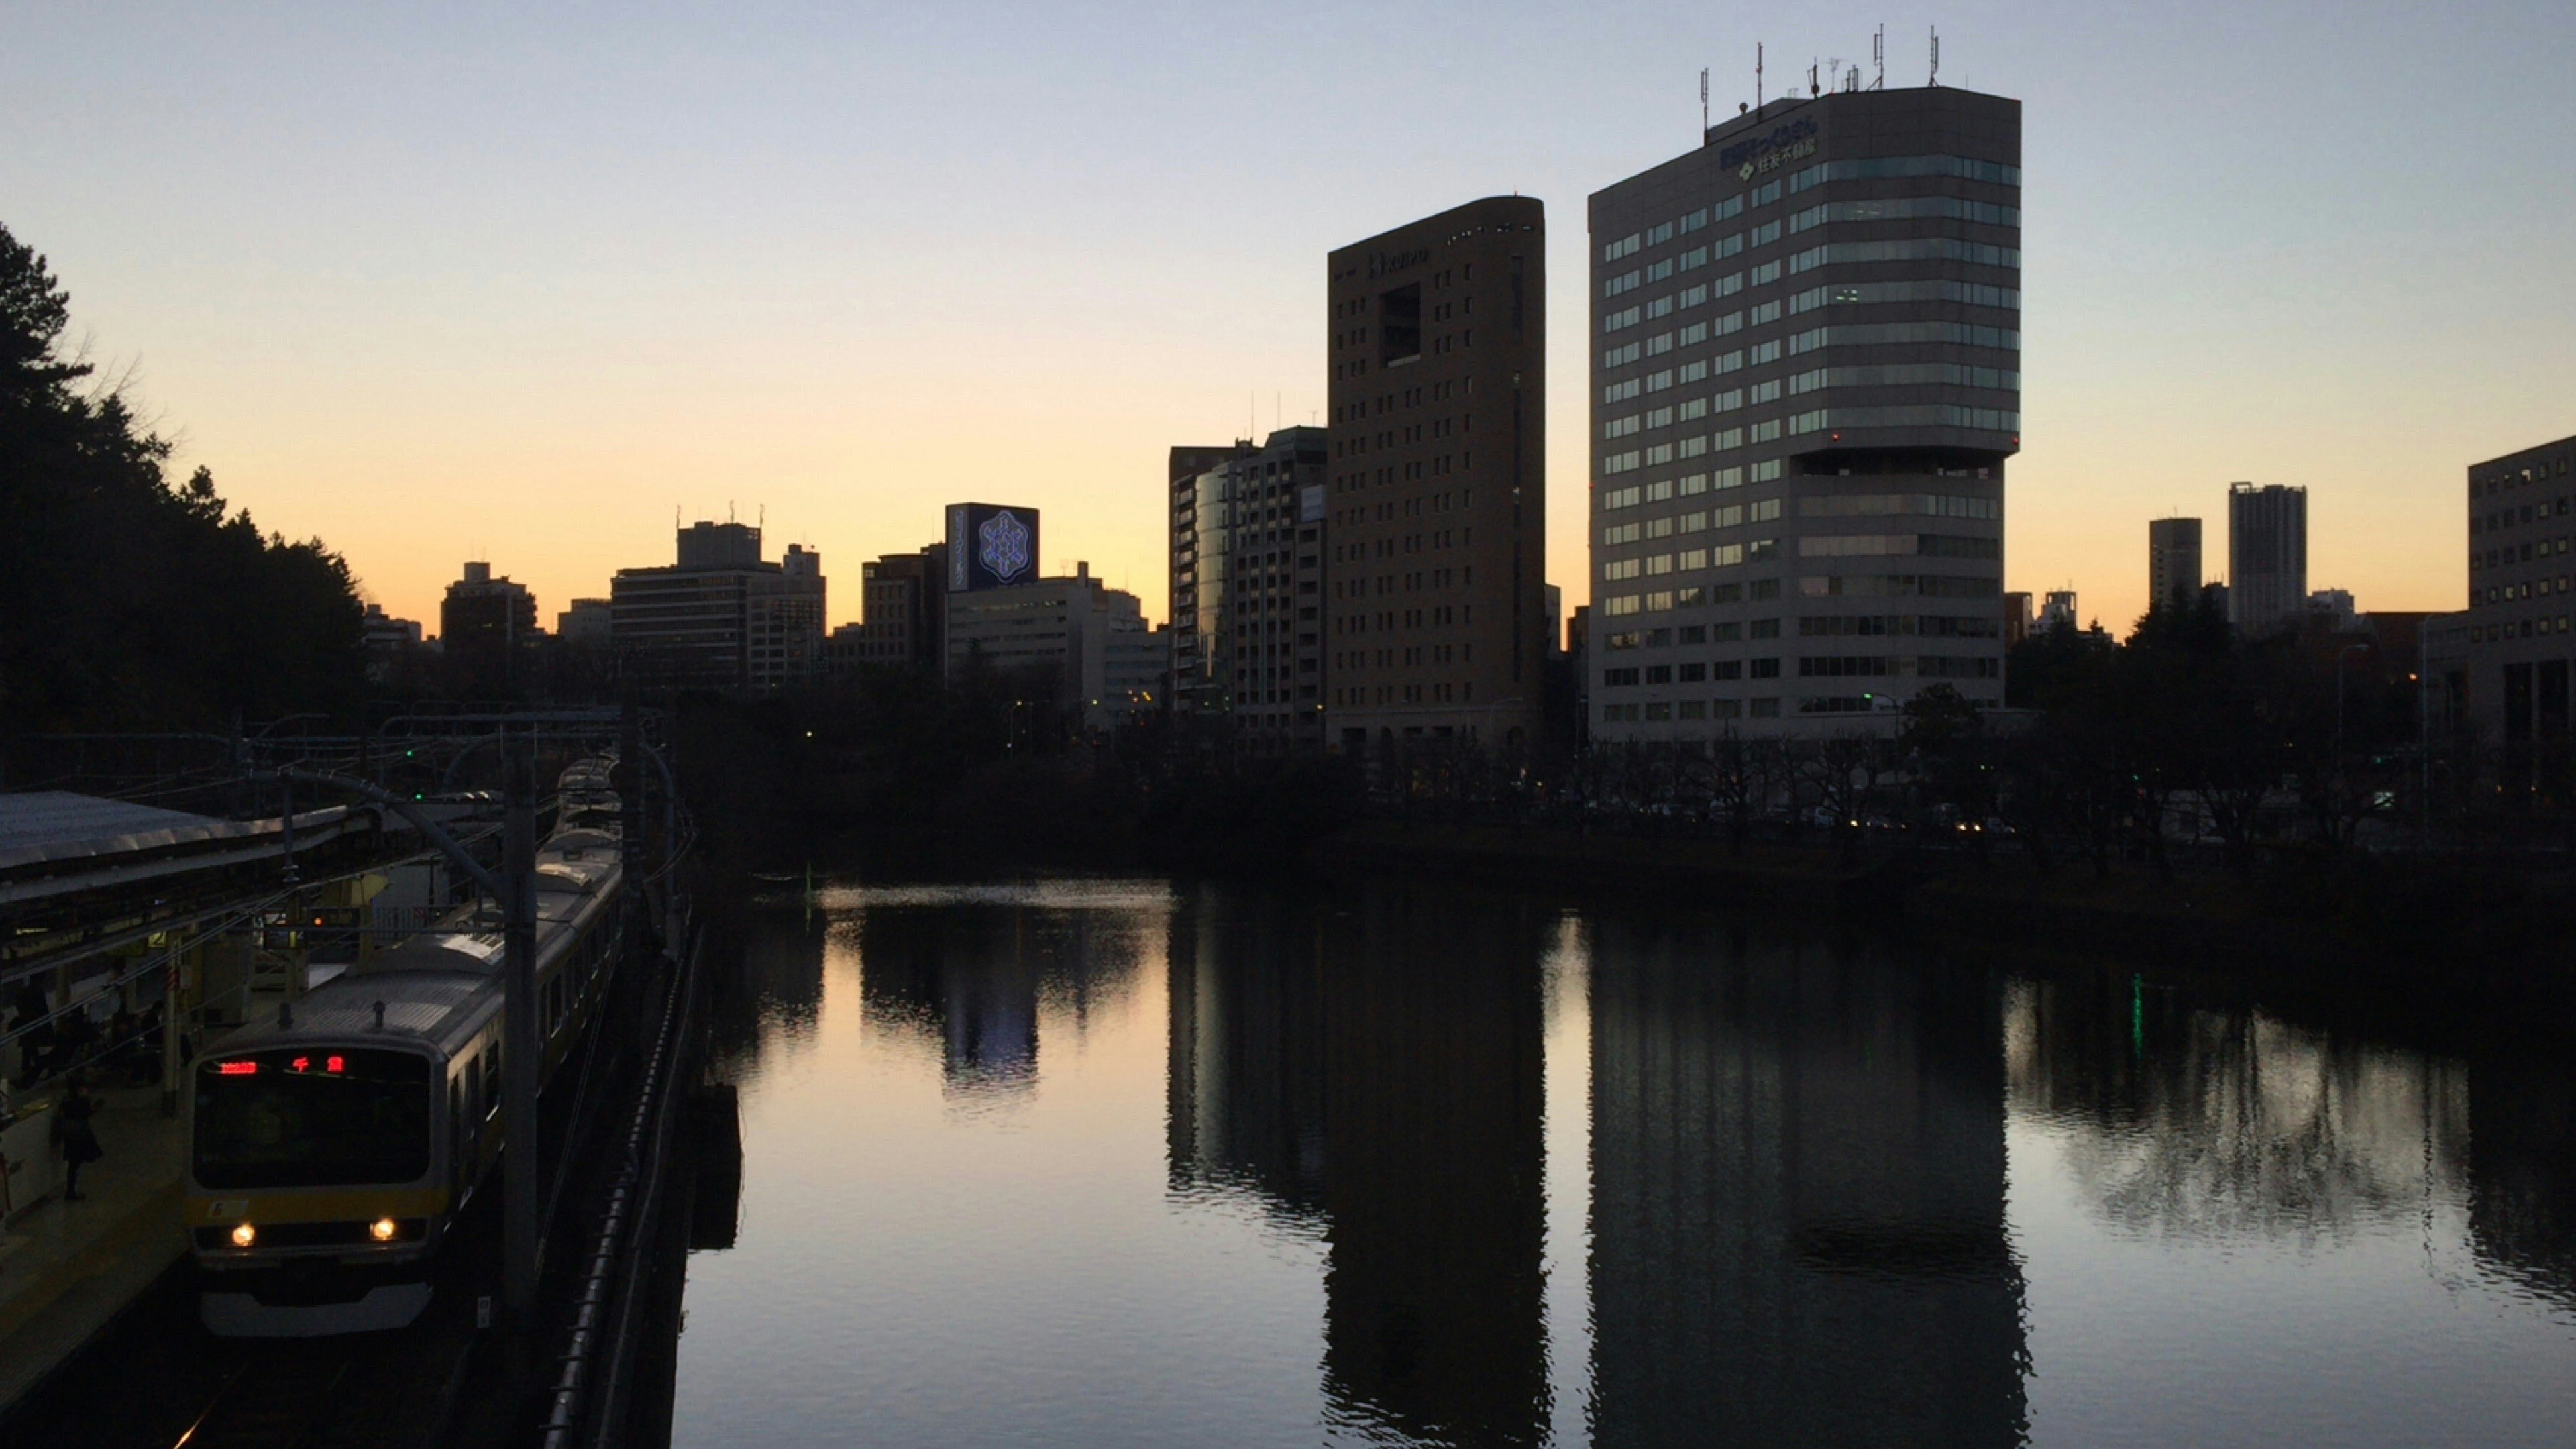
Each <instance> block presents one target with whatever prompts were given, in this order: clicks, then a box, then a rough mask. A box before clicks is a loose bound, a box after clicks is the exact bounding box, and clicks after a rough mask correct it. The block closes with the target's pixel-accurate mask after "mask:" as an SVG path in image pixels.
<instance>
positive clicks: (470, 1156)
mask: <svg viewBox="0 0 2576 1449" xmlns="http://www.w3.org/2000/svg"><path fill="white" fill-rule="evenodd" d="M608 769H609V765H608V762H606V761H604V760H598V759H586V760H582V761H578V762H576V763H575V764H574V765H573V766H572V767H571V768H569V769H567V770H566V771H565V772H564V775H563V777H562V783H561V789H560V793H559V795H558V799H559V800H560V802H561V808H560V809H559V811H558V814H557V819H558V821H559V822H560V823H559V825H558V827H557V829H556V830H555V831H554V833H553V834H551V835H549V836H548V837H547V838H546V839H545V840H544V841H543V842H542V843H541V844H540V845H539V846H538V849H537V913H536V914H537V922H536V963H537V969H536V1000H537V1008H538V1019H537V1040H538V1042H539V1043H540V1044H541V1047H542V1051H541V1060H540V1063H539V1072H540V1075H539V1083H540V1090H542V1089H543V1086H544V1085H545V1084H547V1083H550V1082H552V1081H553V1079H554V1077H555V1074H556V1072H557V1071H558V1070H559V1069H560V1068H561V1066H562V1064H563V1062H564V1060H565V1058H566V1057H567V1055H568V1054H569V1053H570V1052H571V1050H572V1048H573V1047H574V1045H575V1044H576V1043H578V1042H579V1041H580V1040H581V1038H582V1034H583V1029H584V1028H585V1026H586V1025H587V1024H588V1022H589V1020H590V1017H591V1014H592V1013H593V1012H594V1011H595V1010H596V1009H597V1007H598V1004H599V1000H600V997H601V994H602V992H603V990H604V988H605V986H606V984H607V982H608V980H609V971H608V967H609V966H610V964H611V963H613V962H614V961H615V959H616V951H617V949H618V932H619V922H620V920H621V915H620V912H619V911H618V909H617V904H618V902H617V896H618V891H619V889H620V887H621V886H622V885H623V868H622V865H621V861H620V838H619V832H618V826H617V813H616V811H617V798H616V794H615V791H614V789H613V788H612V787H611V786H610V784H609V780H608ZM497 918H498V908H497V907H496V906H495V905H493V904H492V903H490V902H479V903H477V904H476V905H473V906H465V907H460V908H459V909H458V910H456V911H455V912H453V913H451V914H450V915H449V916H448V917H447V918H445V919H444V920H443V921H441V922H440V923H439V925H438V926H436V927H434V928H432V929H431V930H429V931H427V932H425V933H423V934H422V935H419V936H416V937H413V938H412V939H410V940H408V941H406V942H404V943H403V944H402V945H400V946H396V947H394V948H392V949H390V950H387V951H384V952H382V953H380V954H378V955H376V956H375V957H374V958H373V959H371V960H368V961H366V962H364V963H363V964H361V965H360V966H357V967H354V968H352V969H351V970H350V971H349V972H348V973H347V974H345V975H342V976H340V977H337V978H335V979H333V980H331V981H329V982H326V983H324V984H323V985H321V986H318V987H316V988H314V989H313V990H312V991H310V992H308V993H306V994H305V995H304V996H303V997H302V998H301V999H298V1000H295V1001H292V1002H289V1003H287V1004H286V1005H285V1006H284V1007H282V1008H281V1009H280V1011H279V1013H278V1015H277V1017H276V1018H275V1019H274V1020H270V1021H260V1022H255V1023H251V1024H247V1025H245V1026H243V1027H242V1028H240V1029H239V1030H237V1031H234V1032H232V1033H230V1034H229V1035H227V1036H226V1037H224V1038H223V1039H222V1040H221V1041H218V1042H216V1043H214V1044H213V1045H212V1046H210V1047H209V1048H208V1049H207V1050H205V1051H204V1052H202V1053H200V1054H199V1055H198V1057H197V1058H196V1060H195V1061H193V1062H192V1063H190V1065H189V1068H188V1077H187V1080H188V1083H189V1086H190V1089H191V1090H190V1091H189V1092H188V1094H187V1097H188V1100H187V1107H186V1110H187V1122H186V1128H187V1143H188V1176H187V1182H186V1206H185V1209H184V1210H185V1212H186V1215H187V1224H188V1230H189V1244H190V1249H191V1252H192V1254H193V1256H194V1258H195V1262H196V1266H197V1268H198V1270H199V1298H198V1305H199V1313H200V1316H201V1317H202V1318H203V1320H204V1322H205V1325H206V1327H207V1328H209V1329H211V1330H212V1331H214V1332H216V1333H218V1334H226V1335H249V1336H299V1337H300V1336H311V1335H320V1334H334V1333H352V1332H361V1331H366V1330H372V1329H385V1328H399V1327H401V1326H403V1325H404V1324H407V1323H409V1322H411V1321H412V1320H413V1319H414V1318H416V1317H418V1316H419V1314H420V1312H421V1310H422V1309H424V1308H426V1307H427V1306H428V1305H429V1300H430V1292H431V1287H430V1268H431V1264H432V1260H433V1259H434V1258H435V1257H436V1256H437V1254H438V1251H439V1246H440V1243H441V1242H442V1240H443V1239H444V1238H445V1237H446V1235H447V1232H448V1229H449V1227H450V1226H451V1225H452V1224H453V1223H454V1222H455V1220H456V1217H457V1214H458V1213H459V1212H461V1211H462V1210H463V1209H464V1207H465V1205H466V1203H467V1202H468V1201H469V1200H470V1199H471V1198H472V1197H473V1195H474V1193H475V1192H476V1190H477V1188H478V1187H479V1186H480V1185H481V1184H482V1183H483V1182H484V1181H485V1180H486V1178H487V1177H488V1176H489V1175H490V1174H491V1172H492V1170H493V1168H494V1165H495V1164H496V1163H497V1162H498V1160H499V1156H500V1152H501V1149H502V1147H503V1144H504V1138H505V1136H506V1132H507V1128H508V1122H507V1120H506V1118H505V1115H504V1114H503V1111H502V1099H501V1064H502V1043H503V1039H504V1026H505V1011H504V1003H503V992H504V981H503V972H502V960H503V949H502V946H503V943H502V937H501V934H500V932H499V930H498V929H497V927H495V926H494V925H493V924H491V923H492V922H494V921H495V920H497Z"/></svg>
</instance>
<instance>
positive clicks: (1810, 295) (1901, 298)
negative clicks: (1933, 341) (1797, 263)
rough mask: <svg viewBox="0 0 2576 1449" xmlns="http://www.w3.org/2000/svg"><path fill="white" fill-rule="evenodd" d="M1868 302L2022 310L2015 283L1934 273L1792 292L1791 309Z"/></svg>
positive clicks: (1800, 309) (1845, 283) (1837, 284)
mask: <svg viewBox="0 0 2576 1449" xmlns="http://www.w3.org/2000/svg"><path fill="white" fill-rule="evenodd" d="M1864 302H1957V303H1960V304H1962V305H1965V306H1970V307H2008V308H2012V309H2015V310H2019V308H2020V307H2021V293H2020V292H2019V291H2018V290H2016V289H2014V288H2012V287H1990V286H1986V285H1984V284H1983V283H1979V282H1952V281H1944V280H1939V279H1936V278H1930V277H1916V278H1909V279H1902V280H1898V281H1891V282H1840V283H1835V284H1833V285H1830V286H1823V287H1809V288H1807V289H1806V290H1805V291H1803V292H1794V293H1792V294H1790V297H1789V310H1790V311H1791V312H1792V313H1797V312H1812V311H1814V310H1815V309H1816V308H1818V307H1840V306H1848V305H1852V304H1855V303H1864Z"/></svg>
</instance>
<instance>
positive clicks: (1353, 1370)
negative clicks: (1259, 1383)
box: [1315, 890, 1608, 1444]
mask: <svg viewBox="0 0 2576 1449" xmlns="http://www.w3.org/2000/svg"><path fill="white" fill-rule="evenodd" d="M1342 899H1343V900H1344V901H1345V902H1350V901H1351V900H1352V898H1351V897H1348V896H1345V897H1343V898H1342ZM1465 904H1466V909H1464V910H1462V909H1461V908H1460V906H1461V903H1460V902H1458V901H1457V900H1455V899H1454V898H1453V899H1448V900H1444V901H1443V902H1442V903H1441V906H1440V908H1439V909H1437V910H1432V909H1428V908H1422V909H1418V910H1417V908H1416V907H1415V905H1414V903H1413V902H1412V901H1411V900H1410V899H1409V898H1408V897H1407V896H1406V895H1404V894H1402V893H1400V892H1397V891H1393V890H1389V891H1384V892H1376V893H1371V894H1368V895H1365V896H1361V897H1358V898H1357V901H1356V904H1354V905H1353V912H1354V913H1353V914H1352V915H1351V916H1350V917H1348V918H1336V919H1330V920H1327V921H1326V922H1325V923H1324V926H1325V930H1324V933H1323V941H1322V945H1321V949H1320V952H1319V954H1318V957H1317V959H1316V962H1315V969H1316V971H1317V972H1318V975H1319V979H1320V984H1321V992H1322V1001H1323V1064H1324V1071H1323V1077H1324V1084H1325V1086H1324V1142H1325V1173H1324V1202H1325V1210H1326V1213H1327V1215H1328V1217H1329V1219H1330V1226H1329V1228H1328V1233H1329V1236H1330V1240H1331V1258H1330V1262H1329V1265H1328V1267H1327V1268H1326V1271H1325V1279H1324V1312H1325V1328H1324V1377H1325V1392H1326V1394H1327V1396H1328V1397H1329V1398H1330V1399H1331V1400H1332V1401H1333V1402H1334V1403H1335V1405H1336V1406H1337V1408H1340V1409H1342V1410H1346V1411H1350V1412H1353V1413H1356V1414H1359V1415H1362V1416H1365V1417H1368V1418H1372V1419H1377V1420H1380V1421H1382V1422H1384V1423H1386V1424H1389V1425H1391V1426H1393V1427H1394V1428H1396V1429H1399V1430H1401V1431H1402V1432H1405V1433H1408V1434H1412V1435H1415V1436H1418V1437H1421V1438H1425V1439H1431V1440H1435V1441H1440V1442H1450V1443H1458V1444H1530V1443H1536V1442H1537V1441H1538V1440H1539V1439H1540V1438H1541V1437H1543V1436H1544V1434H1545V1432H1546V1426H1547V1420H1548V1380H1547V1347H1546V1333H1545V1324H1544V1317H1543V1302H1542V1295H1543V1288H1544V1280H1543V1276H1542V1269H1541V1254H1542V1252H1543V1250H1544V1236H1545V1211H1546V1204H1545V1199H1544V1193H1543V1186H1544V1173H1543V1169H1544V1166H1545V1163H1544V1138H1543V1135H1542V1129H1543V1121H1542V1112H1543V1100H1542V1098H1543V1093H1542V1091H1541V1066H1542V1060H1541V1057H1542V1050H1543V1047H1542V1023H1541V1015H1540V999H1539V957H1540V953H1541V948H1542V945H1543V939H1542V938H1543V934H1544V932H1545V930H1546V928H1547V927H1548V925H1550V924H1551V923H1552V922H1553V920H1554V914H1553V913H1552V912H1546V913H1541V912H1537V911H1535V910H1533V909H1532V908H1530V907H1527V906H1524V905H1522V904H1520V903H1519V902H1516V901H1509V900H1497V901H1495V902H1494V903H1493V904H1492V906H1491V908H1490V909H1486V908H1484V903H1483V902H1469V903H1465ZM1604 1442H1608V1441H1604Z"/></svg>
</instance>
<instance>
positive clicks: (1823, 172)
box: [1789, 156, 2021, 196]
mask: <svg viewBox="0 0 2576 1449" xmlns="http://www.w3.org/2000/svg"><path fill="white" fill-rule="evenodd" d="M1897 176H1955V177H1957V178H1959V179H1960V180H1962V181H1982V182H1985V183H1987V184H1988V185H1992V186H2019V185H2021V168H2020V167H2018V166H2006V165H2004V164H2002V163H2001V162H1997V161H1977V160H1972V159H1970V158H1968V157H1966V156H1872V157H1869V158H1867V159H1865V160H1855V161H1819V162H1817V163H1816V164H1815V165H1813V166H1809V167H1807V168H1805V169H1803V170H1800V171H1796V172H1793V173H1791V174H1790V177H1789V192H1790V194H1791V195H1793V196H1794V195H1796V194H1797V193H1798V192H1801V191H1805V190H1808V189H1809V188H1811V187H1817V186H1822V185H1824V184H1825V183H1827V182H1830V181H1879V180H1885V179H1887V178H1889V177H1897Z"/></svg>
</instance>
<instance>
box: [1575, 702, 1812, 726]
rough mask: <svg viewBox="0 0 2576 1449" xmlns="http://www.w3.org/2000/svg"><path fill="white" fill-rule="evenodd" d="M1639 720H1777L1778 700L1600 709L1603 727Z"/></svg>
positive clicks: (1662, 703)
mask: <svg viewBox="0 0 2576 1449" xmlns="http://www.w3.org/2000/svg"><path fill="white" fill-rule="evenodd" d="M1641 709H1642V710H1643V712H1644V713H1643V716H1642V718H1643V719H1645V720H1647V721H1660V720H1669V719H1673V718H1676V713H1675V712H1676V711H1678V712H1679V714H1678V717H1679V718H1681V719H1685V720H1730V719H1743V718H1745V717H1746V715H1747V714H1748V713H1749V714H1750V715H1751V716H1752V717H1753V718H1754V719H1778V718H1779V717H1780V701H1779V700H1777V699H1666V700H1647V701H1645V702H1644V703H1643V704H1641V705H1640V704H1605V705H1603V706H1601V722H1602V723H1603V724H1635V723H1638V721H1639V719H1640V714H1639V711H1640V710H1641Z"/></svg>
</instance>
